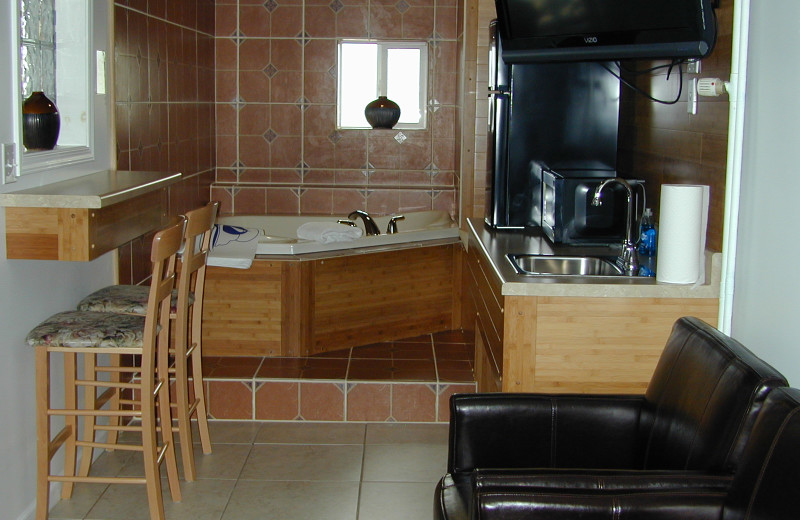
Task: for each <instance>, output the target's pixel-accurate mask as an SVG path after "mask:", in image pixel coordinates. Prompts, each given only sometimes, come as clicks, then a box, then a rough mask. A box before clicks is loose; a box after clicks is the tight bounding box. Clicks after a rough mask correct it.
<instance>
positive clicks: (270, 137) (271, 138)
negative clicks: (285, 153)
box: [264, 128, 278, 143]
mask: <svg viewBox="0 0 800 520" xmlns="http://www.w3.org/2000/svg"><path fill="white" fill-rule="evenodd" d="M277 138H278V134H276V133H275V132H273V131H272V128H270V129H269V130H267V131H266V132H264V140H265V141H267V142H268V143H271V142H272V141H274V140H275V139H277Z"/></svg>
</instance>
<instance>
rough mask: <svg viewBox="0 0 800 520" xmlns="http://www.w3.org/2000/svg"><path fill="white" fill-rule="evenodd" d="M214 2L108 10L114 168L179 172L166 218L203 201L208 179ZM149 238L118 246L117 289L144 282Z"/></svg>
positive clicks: (158, 1)
mask: <svg viewBox="0 0 800 520" xmlns="http://www.w3.org/2000/svg"><path fill="white" fill-rule="evenodd" d="M213 31H214V0H118V1H117V2H116V3H115V6H114V44H115V50H114V87H115V98H116V109H115V117H116V132H117V136H116V137H117V169H120V170H151V171H164V172H181V173H183V176H184V177H183V180H182V181H181V182H180V183H178V184H175V185H173V186H171V187H170V188H169V212H170V214H173V215H174V214H179V213H181V212H184V211H186V210H188V209H191V208H193V207H197V206H199V205H201V204H204V203H205V202H207V201H208V200H209V186H210V185H211V183H212V181H213V180H214V164H215V146H214V145H215V137H214V132H215V127H214V38H213ZM148 238H149V237H147V236H145V237H141V238H139V239H136V240H134V241H132V242H130V243H129V244H127V245H125V246H123V247H122V248H120V283H138V282H140V281H142V279H143V278H144V277H145V276H147V274H148V271H149V269H150V264H149V247H150V246H149V243H150V242H149V240H148Z"/></svg>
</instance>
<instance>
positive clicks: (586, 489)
mask: <svg viewBox="0 0 800 520" xmlns="http://www.w3.org/2000/svg"><path fill="white" fill-rule="evenodd" d="M782 386H787V382H786V379H785V378H784V377H783V376H782V375H781V374H780V373H779V372H778V371H777V370H775V369H774V368H772V367H771V366H769V365H768V364H767V363H765V362H764V361H762V360H761V359H759V358H758V357H756V356H755V355H754V354H753V353H752V352H750V351H749V350H747V349H746V348H745V347H744V346H742V345H741V344H740V343H738V342H737V341H735V340H733V339H731V338H729V337H727V336H725V335H723V334H721V333H720V332H719V331H717V330H716V329H714V328H713V327H711V326H709V325H708V324H706V323H704V322H702V321H700V320H698V319H696V318H681V319H680V320H678V321H677V322H676V323H675V325H674V327H673V331H672V334H671V335H670V338H669V340H668V341H667V345H666V346H665V348H664V351H663V353H662V356H661V358H660V359H659V362H658V365H657V367H656V370H655V372H654V374H653V377H652V379H651V381H650V384H649V386H648V388H647V391H646V392H645V394H644V395H641V396H624V395H599V396H591V395H544V394H504V393H497V394H466V395H456V396H453V398H452V399H451V401H450V409H451V419H450V445H449V452H448V468H447V475H445V477H444V478H443V479H442V480H441V482H440V483H439V485H438V486H437V490H436V498H435V503H434V518H436V519H462V518H478V516H477V514H478V512H477V510H473V511H471V509H474V508H475V505H476V504H477V502H475V501H474V500H473V495H474V494H475V492H476V490H477V489H483V488H490V489H492V490H495V491H493V492H499V491H498V490H499V489H502V490H503V492H504V493H515V492H518V491H521V490H525V489H529V486H530V485H533V486H534V487H533V489H536V490H537V493H543V494H550V495H552V496H553V500H554V501H555V502H558V501H560V500H562V499H563V498H564V496H568V495H569V494H572V493H576V492H577V493H593V494H597V492H598V490H605V489H606V488H607V487H608V486H612V488H614V489H618V490H620V492H622V491H626V492H629V493H635V494H643V493H657V492H659V491H662V490H666V491H670V496H672V493H677V492H679V490H680V489H681V488H683V487H686V485H687V483H688V482H689V481H693V480H697V481H698V482H699V484H693V485H692V486H690V487H692V488H693V487H694V486H696V485H700V486H701V487H702V488H703V489H706V490H707V491H708V492H709V493H711V494H718V493H723V492H724V490H726V489H727V487H728V486H729V485H730V482H731V477H732V475H733V474H734V472H735V470H736V468H737V467H738V464H739V462H740V460H741V455H742V450H743V449H744V446H745V444H746V443H747V441H748V440H749V437H750V433H751V431H752V429H753V425H754V423H755V420H756V417H757V415H758V412H759V411H760V410H761V407H762V406H763V403H764V399H765V398H766V396H767V394H768V393H769V391H770V390H771V389H773V388H777V387H782ZM566 470H573V471H571V472H570V471H566ZM574 470H580V471H574ZM607 470H614V471H611V472H609V471H607ZM500 481H502V485H501V484H500ZM562 495H563V496H562ZM482 496H483V495H482ZM485 496H487V497H488V496H490V495H489V494H486V495H485ZM558 497H561V498H558ZM642 499H643V498H642V497H641V496H639V497H637V498H635V500H634V499H633V498H632V499H631V500H634V501H639V500H642ZM487 500H488V498H487ZM596 500H597V501H598V502H602V500H600V499H599V498H597V499H596ZM668 500H669V501H671V500H674V499H673V498H669V499H668ZM487 503H488V502H487ZM481 507H483V506H481ZM598 507H599V506H598ZM698 507H699V506H698ZM500 518H505V517H500ZM543 518H548V517H543Z"/></svg>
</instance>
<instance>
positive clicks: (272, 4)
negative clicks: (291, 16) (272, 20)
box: [264, 0, 278, 13]
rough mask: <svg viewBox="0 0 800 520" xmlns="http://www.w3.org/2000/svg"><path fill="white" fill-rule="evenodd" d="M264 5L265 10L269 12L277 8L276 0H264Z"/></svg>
mask: <svg viewBox="0 0 800 520" xmlns="http://www.w3.org/2000/svg"><path fill="white" fill-rule="evenodd" d="M264 7H265V8H266V9H267V11H269V12H270V13H271V12H272V11H274V10H275V9H277V8H278V2H276V1H275V0H267V1H266V2H264Z"/></svg>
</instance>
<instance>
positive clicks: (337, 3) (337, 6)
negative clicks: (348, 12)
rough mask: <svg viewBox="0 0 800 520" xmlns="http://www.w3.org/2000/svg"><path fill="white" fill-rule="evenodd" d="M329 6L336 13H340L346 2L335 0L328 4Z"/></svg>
mask: <svg viewBox="0 0 800 520" xmlns="http://www.w3.org/2000/svg"><path fill="white" fill-rule="evenodd" d="M328 7H330V8H331V11H333V12H334V13H338V12H339V11H341V10H342V8H343V7H344V4H343V3H341V2H340V1H339V0H333V2H331V3H329V4H328Z"/></svg>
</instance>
